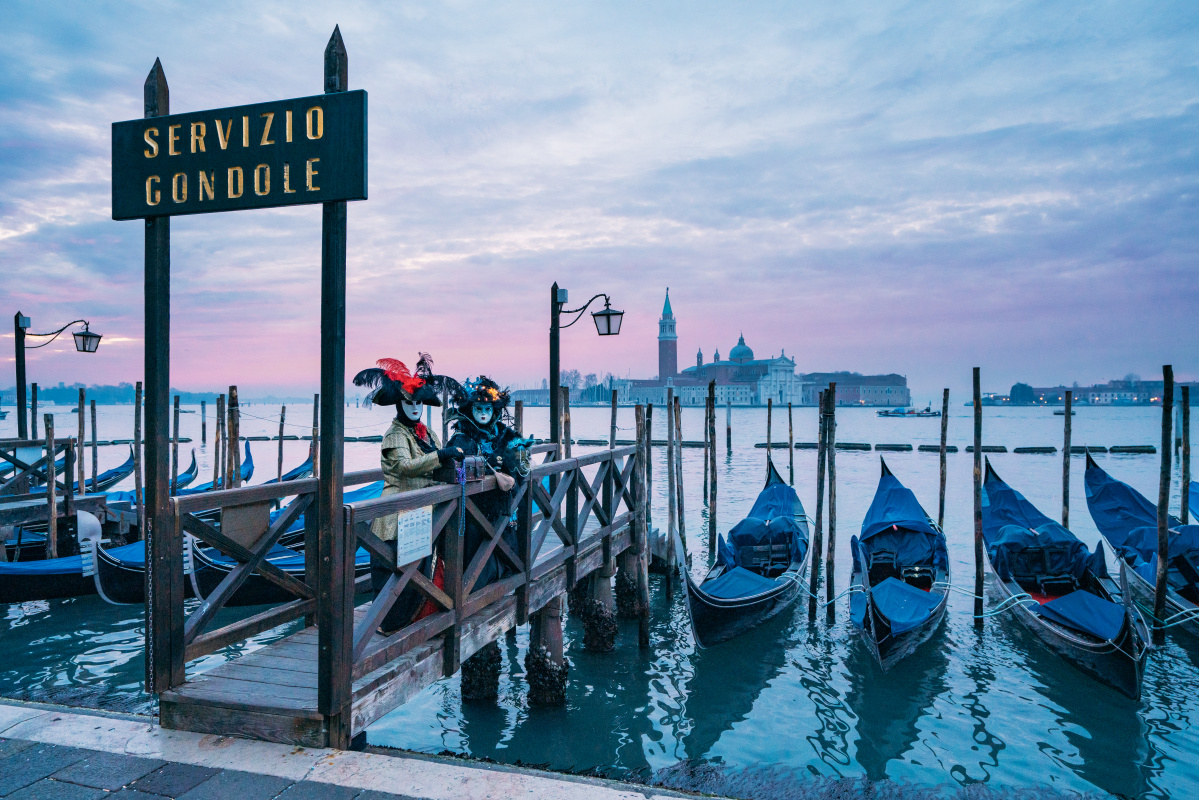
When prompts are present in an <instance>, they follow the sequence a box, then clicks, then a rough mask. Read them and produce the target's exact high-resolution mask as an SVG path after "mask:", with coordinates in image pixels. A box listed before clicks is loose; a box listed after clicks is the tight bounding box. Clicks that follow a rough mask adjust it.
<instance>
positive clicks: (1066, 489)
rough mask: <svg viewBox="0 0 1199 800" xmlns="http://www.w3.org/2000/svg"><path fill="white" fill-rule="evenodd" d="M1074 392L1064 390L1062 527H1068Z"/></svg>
mask: <svg viewBox="0 0 1199 800" xmlns="http://www.w3.org/2000/svg"><path fill="white" fill-rule="evenodd" d="M1073 400H1074V392H1072V391H1070V390H1069V389H1067V390H1066V416H1065V420H1066V429H1065V432H1064V435H1065V443H1064V444H1063V445H1062V527H1063V528H1069V527H1070V415H1071V414H1072V413H1073V412H1072V411H1071V406H1072V405H1073Z"/></svg>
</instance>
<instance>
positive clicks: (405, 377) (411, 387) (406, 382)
mask: <svg viewBox="0 0 1199 800" xmlns="http://www.w3.org/2000/svg"><path fill="white" fill-rule="evenodd" d="M375 363H376V364H377V365H378V366H379V368H380V369H382V370H383V371H384V372H385V373H387V377H388V378H390V379H391V380H393V381H396V382H397V383H399V384H400V386H403V387H404V391H405V392H407V393H408V394H412V393H413V392H415V391H416V390H417V389H419V388H420V387H422V386H424V385H425V379H424V378H420V377H417V376H416V375H413V374H412V373H411V372H409V371H408V367H407V365H406V364H404V362H403V361H400V360H399V359H395V358H380V359H379V360H378V361H376V362H375Z"/></svg>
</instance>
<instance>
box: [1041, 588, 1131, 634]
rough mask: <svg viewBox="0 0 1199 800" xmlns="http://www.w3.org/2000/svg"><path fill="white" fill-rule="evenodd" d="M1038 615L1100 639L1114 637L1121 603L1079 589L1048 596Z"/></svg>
mask: <svg viewBox="0 0 1199 800" xmlns="http://www.w3.org/2000/svg"><path fill="white" fill-rule="evenodd" d="M1040 612H1041V616H1043V617H1046V618H1047V619H1051V620H1053V621H1054V622H1056V623H1058V624H1060V625H1065V626H1066V627H1067V628H1073V629H1074V630H1078V631H1082V632H1083V633H1089V634H1091V635H1092V636H1097V637H1099V638H1100V639H1114V638H1116V636H1117V635H1118V634H1119V633H1120V628H1121V627H1122V626H1123V625H1124V613H1125V610H1124V606H1122V605H1120V604H1119V603H1113V602H1112V601H1111V600H1104V599H1103V598H1102V597H1097V596H1096V595H1093V594H1091V593H1090V592H1086V591H1083V590H1081V589H1079V590H1078V591H1076V592H1071V593H1070V594H1068V595H1065V596H1063V597H1058V598H1056V599H1054V600H1050V601H1049V602H1048V603H1045V604H1043V605H1042V606H1041V608H1040Z"/></svg>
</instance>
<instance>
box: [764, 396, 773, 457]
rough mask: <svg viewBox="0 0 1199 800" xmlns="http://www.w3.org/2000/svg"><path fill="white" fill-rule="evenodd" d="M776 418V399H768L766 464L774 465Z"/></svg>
mask: <svg viewBox="0 0 1199 800" xmlns="http://www.w3.org/2000/svg"><path fill="white" fill-rule="evenodd" d="M773 417H774V398H773V397H768V398H766V463H767V464H772V463H774V442H773V441H772V439H771V436H770V433H771V430H770V429H771V426H772V422H773Z"/></svg>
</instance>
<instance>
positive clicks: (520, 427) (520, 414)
mask: <svg viewBox="0 0 1199 800" xmlns="http://www.w3.org/2000/svg"><path fill="white" fill-rule="evenodd" d="M430 407H431V406H430ZM512 428H513V429H514V430H515V431H516V434H517V435H518V436H524V435H525V401H524V400H517V401H516V406H515V407H514V408H513V410H512Z"/></svg>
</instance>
